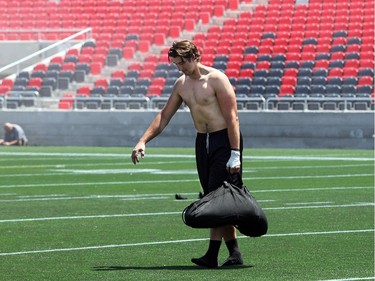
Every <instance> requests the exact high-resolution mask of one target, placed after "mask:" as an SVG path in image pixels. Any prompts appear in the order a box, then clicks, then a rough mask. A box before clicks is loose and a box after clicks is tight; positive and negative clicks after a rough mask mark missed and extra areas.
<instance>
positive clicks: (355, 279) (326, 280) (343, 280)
mask: <svg viewBox="0 0 375 281" xmlns="http://www.w3.org/2000/svg"><path fill="white" fill-rule="evenodd" d="M360 280H375V277H355V278H343V279H325V280H319V281H360Z"/></svg>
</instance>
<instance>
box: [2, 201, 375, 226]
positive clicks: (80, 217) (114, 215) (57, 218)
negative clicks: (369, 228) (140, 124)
mask: <svg viewBox="0 0 375 281" xmlns="http://www.w3.org/2000/svg"><path fill="white" fill-rule="evenodd" d="M369 206H375V203H370V202H369V203H366V202H364V203H355V204H342V205H315V206H290V207H267V208H263V210H266V211H267V210H272V211H279V210H296V209H320V208H351V207H369ZM181 213H182V211H178V212H158V213H137V214H112V215H91V216H65V217H44V218H28V219H4V220H0V223H6V222H33V221H49V220H74V219H100V218H119V217H137V216H140V217H141V216H165V215H167V216H168V215H181Z"/></svg>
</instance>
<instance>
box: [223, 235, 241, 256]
mask: <svg viewBox="0 0 375 281" xmlns="http://www.w3.org/2000/svg"><path fill="white" fill-rule="evenodd" d="M225 244H226V245H227V248H228V251H229V255H230V256H240V255H241V253H240V248H239V247H238V242H237V239H232V240H228V241H225Z"/></svg>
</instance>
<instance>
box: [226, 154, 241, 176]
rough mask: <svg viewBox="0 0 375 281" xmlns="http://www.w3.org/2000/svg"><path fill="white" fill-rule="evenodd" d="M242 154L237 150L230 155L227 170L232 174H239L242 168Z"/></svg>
mask: <svg viewBox="0 0 375 281" xmlns="http://www.w3.org/2000/svg"><path fill="white" fill-rule="evenodd" d="M240 156H241V154H240V152H239V151H237V150H232V151H231V153H230V158H229V160H228V162H227V170H228V171H229V173H231V174H235V173H239V172H240V168H241V161H240Z"/></svg>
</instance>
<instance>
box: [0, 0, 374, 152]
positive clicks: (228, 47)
mask: <svg viewBox="0 0 375 281" xmlns="http://www.w3.org/2000/svg"><path fill="white" fill-rule="evenodd" d="M0 3H1V5H0V15H1V17H0V48H1V53H0V79H1V80H0V116H1V117H0V121H2V122H6V121H12V122H17V123H21V124H23V125H24V127H25V129H26V130H27V131H29V132H30V133H29V135H30V136H31V140H34V143H35V144H39V145H132V144H133V142H134V140H135V139H137V137H138V136H139V135H140V134H141V131H142V130H144V128H145V126H147V124H148V123H149V122H150V120H151V118H152V117H153V116H154V115H155V112H157V111H158V110H160V109H161V108H162V107H163V106H164V104H165V103H166V101H167V99H168V97H169V94H170V92H171V88H172V86H173V84H174V81H175V80H176V78H177V77H179V75H181V73H179V71H178V70H177V69H176V68H175V67H174V66H173V65H171V64H170V63H169V62H168V60H167V51H168V49H169V46H170V45H171V43H172V42H173V41H174V40H179V39H183V38H184V39H190V40H192V41H194V42H195V43H196V45H197V46H198V47H199V49H200V51H201V53H202V63H204V64H206V65H210V66H213V67H215V68H217V69H219V70H221V71H223V72H224V73H226V75H227V76H228V77H229V79H230V81H231V83H232V85H233V87H234V89H235V92H236V95H237V105H238V110H239V113H240V117H241V124H242V130H243V131H244V133H245V135H248V136H249V138H250V139H252V140H254V142H251V143H250V144H248V146H250V147H251V146H254V147H262V146H266V147H329V148H347V147H351V148H373V136H374V117H373V116H374V98H375V95H374V1H373V0H268V1H260V0H246V1H240V0H189V1H186V0H178V1H177V0H176V1H173V0H122V1H121V0H115V1H111V0H98V1H84V0H78V1H76V0H74V1H73V0H60V1H48V0H36V1H32V0H15V1H5V0H0ZM188 114H189V113H188V109H187V108H186V107H184V106H182V107H181V108H180V110H179V113H178V114H177V116H176V118H175V119H174V123H173V124H172V126H171V129H170V130H169V131H167V132H166V135H165V138H164V139H163V138H161V140H160V141H159V142H156V144H155V145H163V144H165V141H166V138H168V139H169V141H168V144H170V145H172V146H179V145H182V146H186V145H188V144H191V143H192V142H191V140H190V139H191V138H192V137H193V136H194V134H195V133H194V131H192V130H193V129H190V128H187V126H185V125H187V124H188V125H190V123H188V121H187V120H189V118H186V115H188ZM41 127H42V128H45V129H44V130H43V129H42V130H41V129H40V128H41ZM98 127H100V128H98ZM134 127H137V128H138V129H135V128H134ZM103 128H110V129H108V132H107V131H105V130H104V131H103ZM77 131H78V132H80V133H77ZM47 132H48V133H47ZM51 132H52V135H55V136H56V137H52V136H51ZM109 132H116V135H115V137H114V138H113V137H112V138H110V136H109V134H110V133H109ZM47 135H48V138H47V137H46V136H47ZM104 136H106V138H105V137H104ZM170 136H173V137H175V138H174V139H175V140H174V141H172V142H171V141H170ZM31 143H33V141H31Z"/></svg>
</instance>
